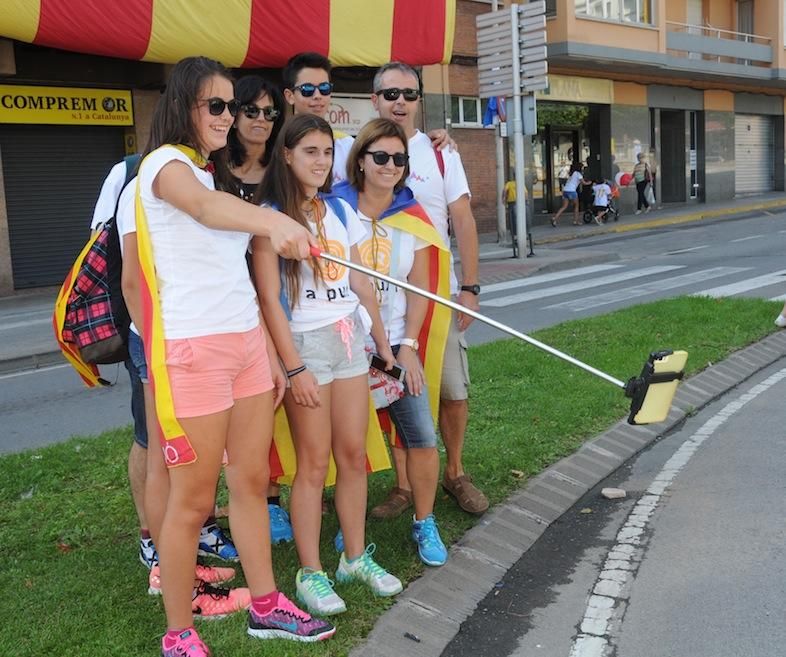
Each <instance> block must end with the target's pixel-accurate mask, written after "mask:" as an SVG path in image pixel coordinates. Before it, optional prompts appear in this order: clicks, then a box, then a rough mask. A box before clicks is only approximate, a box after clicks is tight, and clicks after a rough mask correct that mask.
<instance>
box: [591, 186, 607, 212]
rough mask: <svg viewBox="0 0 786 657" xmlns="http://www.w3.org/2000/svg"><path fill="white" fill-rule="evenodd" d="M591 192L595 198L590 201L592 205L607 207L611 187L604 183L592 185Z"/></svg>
mask: <svg viewBox="0 0 786 657" xmlns="http://www.w3.org/2000/svg"><path fill="white" fill-rule="evenodd" d="M592 193H593V194H594V195H595V199H594V200H593V201H592V203H593V204H594V205H600V206H603V207H608V205H609V196H611V187H609V186H608V185H607V184H606V183H600V184H599V185H593V186H592Z"/></svg>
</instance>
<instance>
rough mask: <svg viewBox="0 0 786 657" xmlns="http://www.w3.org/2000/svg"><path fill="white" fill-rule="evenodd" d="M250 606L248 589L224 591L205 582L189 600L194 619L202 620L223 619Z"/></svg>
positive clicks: (201, 583)
mask: <svg viewBox="0 0 786 657" xmlns="http://www.w3.org/2000/svg"><path fill="white" fill-rule="evenodd" d="M250 606H251V591H249V590H248V589H246V588H242V589H225V588H219V587H217V586H213V585H212V584H206V583H205V582H200V584H199V586H198V587H197V588H196V590H195V591H194V597H193V598H192V599H191V611H192V613H193V614H194V618H201V619H203V620H214V619H216V620H217V619H219V618H224V617H225V616H228V615H229V614H234V613H235V612H237V611H241V610H242V609H248V607H250ZM189 657H191V656H190V655H189Z"/></svg>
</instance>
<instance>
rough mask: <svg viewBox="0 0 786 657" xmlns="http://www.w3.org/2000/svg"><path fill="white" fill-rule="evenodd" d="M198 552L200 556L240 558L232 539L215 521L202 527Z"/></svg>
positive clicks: (227, 558) (225, 558) (234, 559)
mask: <svg viewBox="0 0 786 657" xmlns="http://www.w3.org/2000/svg"><path fill="white" fill-rule="evenodd" d="M197 554H198V555H199V556H200V557H218V558H219V559H223V560H224V561H239V560H240V556H239V555H238V553H237V550H236V549H235V545H234V543H232V539H230V538H229V536H227V535H226V534H225V533H224V530H223V529H221V527H219V526H218V525H217V524H215V523H211V524H209V525H205V526H204V527H202V531H201V532H200V534H199V549H198V550H197Z"/></svg>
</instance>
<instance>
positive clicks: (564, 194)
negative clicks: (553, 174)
mask: <svg viewBox="0 0 786 657" xmlns="http://www.w3.org/2000/svg"><path fill="white" fill-rule="evenodd" d="M578 197H579V193H578V192H566V191H563V192H562V198H564V199H567V200H568V201H575V200H576V199H577V198H578Z"/></svg>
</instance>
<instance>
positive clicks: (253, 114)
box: [240, 103, 280, 121]
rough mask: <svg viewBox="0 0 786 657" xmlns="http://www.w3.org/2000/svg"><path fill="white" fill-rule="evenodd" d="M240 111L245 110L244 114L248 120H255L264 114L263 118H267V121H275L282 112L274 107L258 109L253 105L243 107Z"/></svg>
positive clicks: (267, 106)
mask: <svg viewBox="0 0 786 657" xmlns="http://www.w3.org/2000/svg"><path fill="white" fill-rule="evenodd" d="M240 109H241V110H243V114H245V115H246V118H249V119H255V118H257V117H258V116H259V113H260V112H262V116H264V117H265V120H267V121H275V120H276V119H277V118H278V115H279V114H280V112H279V111H278V110H277V109H276V108H275V107H273V106H272V105H265V106H264V107H257V106H256V105H253V104H251V103H248V104H247V105H241V106H240Z"/></svg>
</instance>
